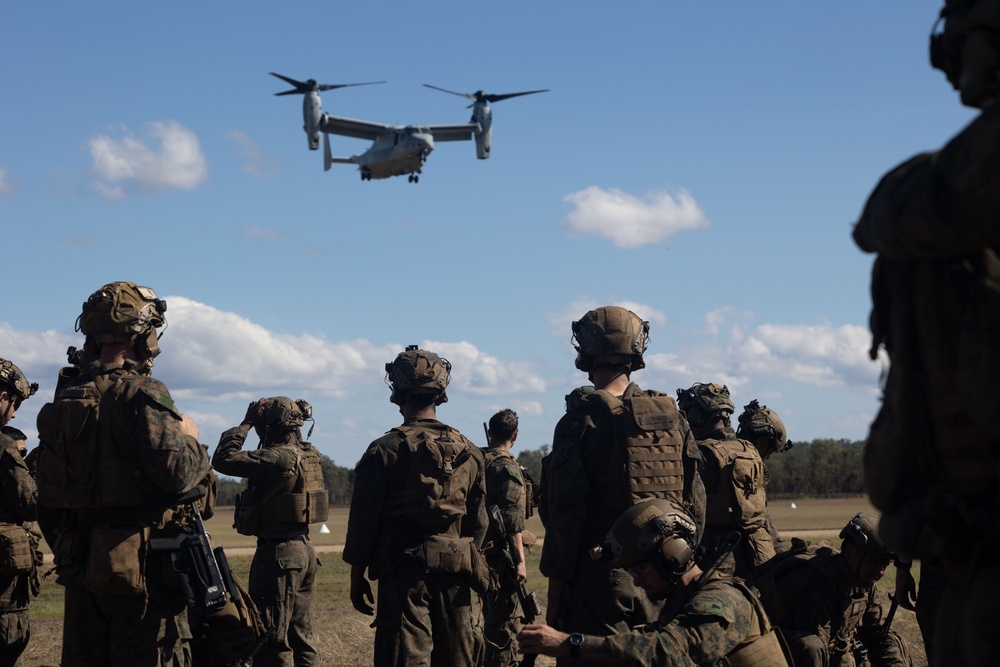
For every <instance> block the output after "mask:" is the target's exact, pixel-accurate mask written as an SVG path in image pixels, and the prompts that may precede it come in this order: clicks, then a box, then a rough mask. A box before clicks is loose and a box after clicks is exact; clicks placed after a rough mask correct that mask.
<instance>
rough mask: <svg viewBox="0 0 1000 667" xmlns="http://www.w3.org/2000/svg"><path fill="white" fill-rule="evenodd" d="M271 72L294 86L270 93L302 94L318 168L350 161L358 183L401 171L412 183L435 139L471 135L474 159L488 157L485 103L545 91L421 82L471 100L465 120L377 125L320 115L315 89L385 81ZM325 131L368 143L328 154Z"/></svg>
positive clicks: (490, 116) (488, 115) (488, 127)
mask: <svg viewBox="0 0 1000 667" xmlns="http://www.w3.org/2000/svg"><path fill="white" fill-rule="evenodd" d="M271 75H272V76H276V77H278V78H279V79H281V80H282V81H285V82H287V83H290V84H291V85H292V86H294V88H292V89H291V90H286V91H284V92H281V93H275V95H304V96H305V98H304V99H303V101H302V117H303V120H304V121H305V124H304V125H303V127H302V129H303V130H305V133H306V136H307V138H308V139H309V148H310V149H311V150H317V149H318V148H319V135H320V134H322V135H323V169H324V170H329V169H330V166H331V165H333V164H356V165H358V171H360V172H361V180H363V181H370V180H371V179H373V178H389V177H390V176H402V175H404V174H406V175H408V176H409V181H410V182H411V183H416V182H418V181H419V180H420V176H419V175H420V173H421V171H422V168H423V166H424V162H426V161H427V156H429V155H430V154H431V151H433V150H434V142H436V141H468V140H469V139H473V138H475V140H476V157H478V158H479V159H480V160H485V159H487V158H489V156H490V145H491V139H492V135H493V112H492V110H491V109H490V102H499V101H500V100H505V99H508V98H510V97H519V96H521V95H533V94H534V93H544V92H547V91H548V89H545V90H529V91H525V92H521V93H507V94H505V95H487V94H486V93H484V92H483V91H481V90H480V91H477V92H475V93H472V94H465V93H456V92H454V91H451V90H445V89H444V88H438V87H437V86H431V85H429V84H426V83H425V84H424V85H425V86H426V87H428V88H433V89H434V90H439V91H441V92H444V93H451V94H452V95H459V96H460V97H465V98H467V99H469V100H471V101H472V104H470V105H469V108H471V109H472V118H471V120H469V122H468V123H466V124H463V125H383V124H382V123H372V122H369V121H365V120H354V119H352V118H342V117H340V116H331V115H330V114H327V113H323V105H322V102H321V101H320V98H319V94H320V92H321V91H326V90H334V89H336V88H345V87H347V86H366V85H370V84H372V83H385V82H384V81H372V82H368V83H344V84H337V85H327V84H317V83H316V81H315V80H314V79H309V80H308V81H304V82H303V81H296V80H295V79H291V78H289V77H287V76H283V75H281V74H275V73H274V72H271ZM331 134H339V135H342V136H345V137H355V138H357V139H368V140H369V141H371V142H372V145H371V147H370V148H369V149H368V150H366V151H365V152H364V153H361V154H359V155H353V156H351V157H334V156H333V155H332V154H331V152H330V135H331Z"/></svg>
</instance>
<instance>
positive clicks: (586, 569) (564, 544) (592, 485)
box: [540, 383, 705, 664]
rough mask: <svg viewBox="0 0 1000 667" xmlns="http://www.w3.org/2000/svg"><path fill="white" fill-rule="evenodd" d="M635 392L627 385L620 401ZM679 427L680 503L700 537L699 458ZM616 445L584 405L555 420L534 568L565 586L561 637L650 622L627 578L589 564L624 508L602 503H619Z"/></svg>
mask: <svg viewBox="0 0 1000 667" xmlns="http://www.w3.org/2000/svg"><path fill="white" fill-rule="evenodd" d="M641 392H642V390H641V389H640V388H639V387H638V386H637V385H636V384H635V383H632V384H630V385H629V386H628V388H627V389H626V390H625V395H626V396H629V395H633V394H638V393H641ZM681 422H682V428H683V431H684V433H685V435H684V440H685V443H686V444H685V454H684V491H683V498H682V499H681V500H683V502H684V503H685V504H686V505H687V506H688V507H689V508H690V509H691V513H692V515H693V516H694V518H695V522H696V523H697V524H698V527H699V533H700V532H701V529H703V527H704V522H705V487H704V484H703V482H702V480H701V476H700V474H699V468H700V467H701V464H702V456H701V453H700V452H699V451H698V447H697V445H696V443H695V440H694V437H693V436H692V435H691V432H690V428H689V427H688V426H687V422H686V421H684V420H681ZM616 446H621V445H620V444H619V443H616V440H615V427H614V423H613V421H612V416H611V414H610V413H609V412H608V411H607V410H606V409H604V408H603V407H601V406H598V405H588V403H587V402H586V401H585V402H583V403H582V404H581V405H580V406H579V407H577V408H576V409H574V410H571V411H570V412H568V413H567V414H566V415H564V416H563V417H562V419H560V420H559V423H558V424H557V425H556V428H555V434H554V435H553V439H552V452H551V453H550V454H549V455H548V456H547V457H546V465H545V467H544V472H543V477H542V489H543V493H544V494H545V501H544V506H545V508H546V511H545V513H544V514H543V515H542V518H543V520H545V542H544V544H543V546H542V557H541V563H540V567H541V571H542V574H544V575H545V576H546V577H549V578H551V579H557V580H560V581H562V582H564V584H565V586H564V593H563V605H562V609H561V610H560V611H559V615H560V618H561V621H560V628H559V629H561V630H563V631H565V632H581V633H584V634H593V635H609V634H612V633H614V632H625V631H627V630H628V629H629V628H631V627H634V626H637V625H642V624H645V623H649V622H652V621H654V620H655V619H656V616H657V614H658V612H659V605H656V604H653V603H652V602H650V600H649V598H648V597H647V596H646V594H645V593H644V592H643V591H642V590H641V589H639V588H636V587H635V586H634V585H633V584H632V577H631V576H629V574H628V573H627V572H625V571H624V570H621V569H616V568H612V567H611V566H610V564H609V563H596V562H594V561H593V560H592V559H591V557H590V553H589V552H590V549H591V548H593V547H596V546H600V545H602V544H604V538H605V537H606V536H607V534H608V531H609V530H610V529H611V526H612V525H613V524H614V522H615V520H616V519H617V518H618V517H619V516H620V515H621V514H622V512H624V511H625V510H626V509H628V507H626V506H620V503H621V501H620V500H619V501H617V502H609V498H612V497H614V498H620V497H621V496H620V494H617V493H615V491H617V490H618V487H619V486H620V485H622V484H624V483H625V482H624V480H623V479H622V478H621V476H620V475H616V474H615V472H614V471H612V470H611V466H610V463H611V457H612V453H613V450H614V448H615V447H616ZM622 474H624V473H622ZM699 537H700V534H699ZM560 664H563V661H560ZM565 664H569V663H568V662H565ZM581 664H582V663H581Z"/></svg>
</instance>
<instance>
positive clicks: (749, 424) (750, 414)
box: [736, 398, 792, 458]
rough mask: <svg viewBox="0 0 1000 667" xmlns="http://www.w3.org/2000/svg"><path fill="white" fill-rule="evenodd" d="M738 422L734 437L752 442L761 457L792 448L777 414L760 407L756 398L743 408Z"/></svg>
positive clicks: (763, 406) (769, 409)
mask: <svg viewBox="0 0 1000 667" xmlns="http://www.w3.org/2000/svg"><path fill="white" fill-rule="evenodd" d="M739 421H740V426H739V429H738V430H737V431H736V436H737V437H739V438H742V439H744V440H749V441H750V442H752V443H753V444H754V446H755V447H757V451H759V452H760V455H761V456H762V457H764V458H767V457H768V456H770V455H771V454H777V453H778V452H783V451H785V450H786V449H791V448H792V441H791V440H789V439H788V431H786V430H785V424H784V423H783V422H782V421H781V418H780V417H778V413H777V412H775V411H774V410H772V409H771V408H769V407H767V406H766V405H761V404H760V403H759V402H758V401H757V399H756V398H755V399H753V400H752V401H750V402H749V403H747V404H746V405H745V406H743V412H742V413H741V414H740V420H739Z"/></svg>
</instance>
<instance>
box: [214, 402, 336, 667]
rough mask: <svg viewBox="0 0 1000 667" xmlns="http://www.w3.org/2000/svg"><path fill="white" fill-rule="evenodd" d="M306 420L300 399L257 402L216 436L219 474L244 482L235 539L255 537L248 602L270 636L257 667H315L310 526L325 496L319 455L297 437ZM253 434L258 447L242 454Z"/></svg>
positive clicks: (323, 509)
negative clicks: (234, 425)
mask: <svg viewBox="0 0 1000 667" xmlns="http://www.w3.org/2000/svg"><path fill="white" fill-rule="evenodd" d="M311 418H312V408H311V407H310V405H309V404H308V403H306V402H305V401H304V400H301V399H299V400H297V401H293V400H292V399H290V398H287V397H285V396H275V397H272V398H262V399H260V400H259V401H255V402H253V403H251V404H250V406H249V407H248V408H247V411H246V415H245V416H244V417H243V421H242V422H241V423H240V425H239V426H236V427H234V428H231V429H229V430H228V431H226V432H225V433H223V434H222V438H221V439H220V440H219V446H218V447H217V448H216V450H215V455H214V456H213V457H212V467H213V468H215V469H216V470H217V471H219V472H220V473H222V474H224V475H231V476H233V477H244V478H246V479H247V480H248V483H247V489H246V491H244V492H243V493H242V494H240V497H239V500H238V502H237V509H236V515H235V521H236V529H237V531H238V532H240V533H242V534H244V535H254V536H256V537H257V551H255V552H254V556H253V562H252V563H251V565H250V597H251V598H252V599H253V601H254V604H255V605H256V606H257V609H258V610H260V612H261V615H262V617H263V618H262V620H263V622H264V625H265V626H266V627H267V628H268V629H269V632H268V639H267V641H266V643H265V644H264V645H263V646H262V647H261V649H260V652H259V653H258V654H257V655H256V656H255V657H254V659H253V662H254V664H255V665H262V666H263V667H281V666H283V665H292V664H294V665H295V667H309V666H311V665H318V664H319V655H318V653H317V652H316V647H315V646H314V645H313V632H312V599H313V593H314V591H315V588H316V573H317V570H318V569H319V559H318V558H317V557H316V550H315V549H314V548H313V545H312V542H310V541H309V524H310V523H319V522H322V521H326V519H327V514H328V507H329V496H328V494H327V491H326V484H325V483H324V482H323V467H322V464H321V461H320V456H319V453H318V452H317V451H316V449H315V448H314V447H313V446H312V445H311V444H309V443H308V442H305V441H304V440H303V438H302V430H301V428H302V425H303V424H304V423H305V420H307V419H311ZM251 427H253V428H254V430H255V431H256V433H257V435H258V436H259V437H260V447H259V448H258V449H257V451H254V452H243V451H241V450H242V448H243V443H244V442H245V441H246V438H247V434H248V433H249V431H250V428H251ZM310 433H311V431H310Z"/></svg>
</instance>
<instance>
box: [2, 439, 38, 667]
mask: <svg viewBox="0 0 1000 667" xmlns="http://www.w3.org/2000/svg"><path fill="white" fill-rule="evenodd" d="M37 500H38V491H37V489H36V488H35V481H34V480H33V479H32V478H31V475H30V474H29V473H28V466H27V465H26V464H25V463H24V459H22V458H21V455H20V454H19V453H18V450H17V443H16V442H14V440H12V439H11V438H9V437H8V436H6V435H0V521H3V522H4V523H13V524H19V525H22V526H25V524H26V523H27V522H30V521H34V520H35V518H36V514H37ZM25 527H26V528H30V525H27V526H25ZM32 578H35V579H36V583H37V573H30V574H22V575H20V576H16V577H4V576H0V667H5V666H8V665H10V666H13V665H15V664H17V662H18V660H19V658H20V655H21V653H23V652H24V649H25V647H27V645H28V637H29V631H30V630H29V617H28V603H29V601H30V599H31V587H32V582H31V579H32ZM36 594H37V592H36Z"/></svg>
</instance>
